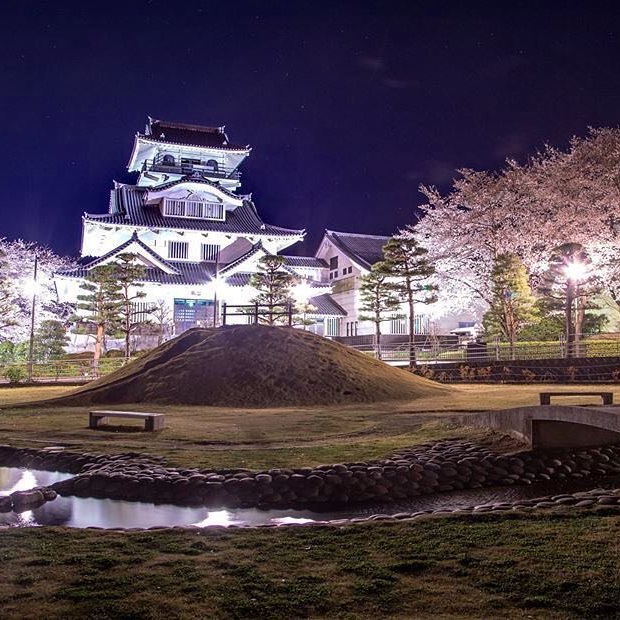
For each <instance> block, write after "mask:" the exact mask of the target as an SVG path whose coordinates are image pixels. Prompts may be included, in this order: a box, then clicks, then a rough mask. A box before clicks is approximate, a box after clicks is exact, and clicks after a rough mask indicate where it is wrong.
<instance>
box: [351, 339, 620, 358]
mask: <svg viewBox="0 0 620 620" xmlns="http://www.w3.org/2000/svg"><path fill="white" fill-rule="evenodd" d="M353 348H355V349H357V350H358V351H361V352H363V353H366V354H368V355H372V356H374V357H379V355H378V352H377V348H376V347H375V346H374V345H372V344H364V345H358V346H354V347H353ZM380 357H381V359H382V360H383V361H385V362H391V363H403V364H405V363H408V361H409V345H408V344H403V343H398V344H392V343H386V344H385V345H384V344H382V345H381V351H380ZM581 357H620V341H616V340H587V341H586V340H584V341H580V342H576V343H571V344H570V346H567V344H566V342H564V341H557V342H517V343H515V346H514V347H512V348H511V347H510V345H509V344H508V343H505V342H493V343H490V342H489V343H478V342H470V343H467V344H460V345H452V346H441V345H438V346H426V345H423V346H420V345H415V346H414V347H413V358H414V359H415V361H416V363H417V364H441V363H442V362H461V361H480V362H486V361H515V360H541V359H563V358H581Z"/></svg>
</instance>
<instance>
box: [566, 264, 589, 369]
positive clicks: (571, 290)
mask: <svg viewBox="0 0 620 620" xmlns="http://www.w3.org/2000/svg"><path fill="white" fill-rule="evenodd" d="M586 271H587V266H586V265H584V263H581V262H579V261H576V260H574V261H571V262H569V263H567V264H566V267H565V268H564V273H565V274H566V304H565V306H564V318H565V321H566V357H574V355H575V350H574V349H575V347H574V346H573V345H574V344H575V343H576V342H577V340H578V339H579V334H578V333H577V322H578V321H576V320H575V321H574V320H573V319H574V318H575V319H576V318H577V313H578V312H579V307H578V305H579V282H580V281H581V280H582V279H583V278H584V276H585V274H586ZM573 304H574V305H576V306H577V307H576V308H575V312H574V313H573ZM573 322H574V323H575V329H573Z"/></svg>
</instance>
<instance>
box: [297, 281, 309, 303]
mask: <svg viewBox="0 0 620 620" xmlns="http://www.w3.org/2000/svg"><path fill="white" fill-rule="evenodd" d="M312 292H313V290H312V286H310V283H309V282H308V280H302V281H301V282H300V283H299V284H296V285H295V286H294V287H293V297H294V298H295V301H297V302H298V303H300V304H304V303H306V302H307V301H308V299H309V298H310V296H311V295H312Z"/></svg>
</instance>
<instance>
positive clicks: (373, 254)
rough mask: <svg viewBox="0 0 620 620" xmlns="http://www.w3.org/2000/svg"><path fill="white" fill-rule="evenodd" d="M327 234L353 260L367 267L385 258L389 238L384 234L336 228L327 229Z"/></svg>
mask: <svg viewBox="0 0 620 620" xmlns="http://www.w3.org/2000/svg"><path fill="white" fill-rule="evenodd" d="M325 236H326V237H327V238H328V239H330V240H331V241H332V242H333V243H334V245H335V246H336V247H337V248H339V249H340V250H342V252H344V253H345V254H346V255H347V256H348V257H349V258H350V259H351V260H354V261H356V262H357V263H359V264H360V265H361V266H362V267H365V268H366V269H370V268H371V267H372V266H373V265H374V264H375V263H377V262H379V261H380V260H383V246H384V245H385V244H386V243H387V242H388V239H389V237H386V236H384V235H364V234H359V233H348V232H338V231H335V230H326V231H325Z"/></svg>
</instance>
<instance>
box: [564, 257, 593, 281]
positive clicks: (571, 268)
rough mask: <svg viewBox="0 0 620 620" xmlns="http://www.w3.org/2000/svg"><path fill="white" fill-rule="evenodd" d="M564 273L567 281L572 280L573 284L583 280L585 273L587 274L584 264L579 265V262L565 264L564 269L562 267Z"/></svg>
mask: <svg viewBox="0 0 620 620" xmlns="http://www.w3.org/2000/svg"><path fill="white" fill-rule="evenodd" d="M564 272H565V273H566V277H567V278H568V279H569V280H573V282H578V281H579V280H583V278H584V277H585V275H586V273H587V272H588V267H587V265H585V264H584V263H580V262H579V261H573V262H571V263H567V264H566V267H564Z"/></svg>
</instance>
